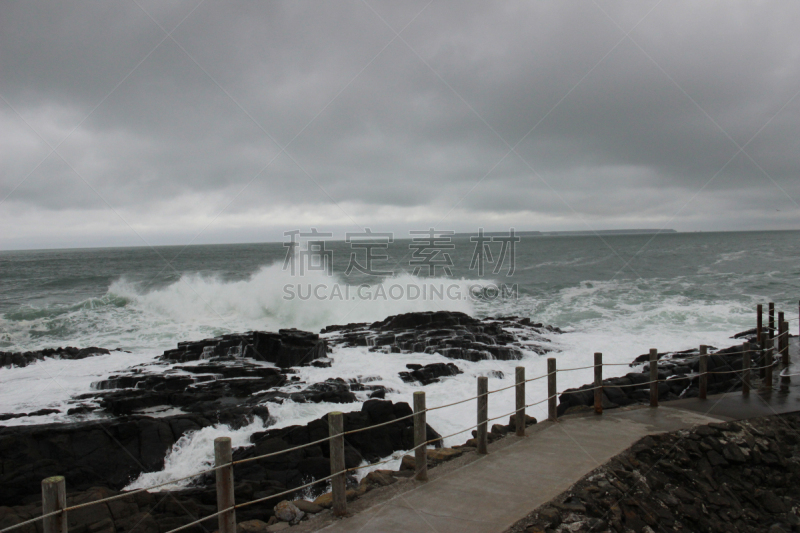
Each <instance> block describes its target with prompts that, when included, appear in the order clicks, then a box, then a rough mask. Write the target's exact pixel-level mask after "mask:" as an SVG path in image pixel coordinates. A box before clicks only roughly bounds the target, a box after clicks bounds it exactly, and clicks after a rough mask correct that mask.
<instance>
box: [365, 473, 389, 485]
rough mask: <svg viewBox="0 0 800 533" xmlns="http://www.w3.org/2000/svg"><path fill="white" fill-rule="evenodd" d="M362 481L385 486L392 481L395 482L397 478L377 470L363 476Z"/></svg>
mask: <svg viewBox="0 0 800 533" xmlns="http://www.w3.org/2000/svg"><path fill="white" fill-rule="evenodd" d="M364 481H365V482H366V484H368V485H377V486H379V487H386V486H388V485H391V484H392V483H397V479H395V478H394V477H393V476H390V475H389V474H384V473H382V472H378V471H374V472H370V473H369V474H367V475H366V477H365V478H364Z"/></svg>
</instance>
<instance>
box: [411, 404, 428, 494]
mask: <svg viewBox="0 0 800 533" xmlns="http://www.w3.org/2000/svg"><path fill="white" fill-rule="evenodd" d="M427 436H428V428H427V421H426V416H425V392H424V391H416V392H415V393H414V447H415V449H414V465H415V467H416V471H417V473H416V476H415V478H416V479H417V480H418V481H428V446H427V445H425V441H427V440H428V439H427Z"/></svg>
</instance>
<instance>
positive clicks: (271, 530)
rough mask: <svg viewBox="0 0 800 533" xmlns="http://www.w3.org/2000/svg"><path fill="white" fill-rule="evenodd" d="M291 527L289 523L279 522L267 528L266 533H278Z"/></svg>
mask: <svg viewBox="0 0 800 533" xmlns="http://www.w3.org/2000/svg"><path fill="white" fill-rule="evenodd" d="M289 527H291V526H290V525H289V522H278V523H277V524H274V525H271V526H267V529H266V532H267V533H275V532H276V531H283V530H284V529H289Z"/></svg>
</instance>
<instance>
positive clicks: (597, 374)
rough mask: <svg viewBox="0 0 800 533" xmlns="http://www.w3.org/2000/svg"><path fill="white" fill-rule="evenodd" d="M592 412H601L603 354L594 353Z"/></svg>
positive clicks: (599, 413)
mask: <svg viewBox="0 0 800 533" xmlns="http://www.w3.org/2000/svg"><path fill="white" fill-rule="evenodd" d="M594 412H595V414H598V415H602V414H603V354H601V353H600V352H596V353H595V354H594Z"/></svg>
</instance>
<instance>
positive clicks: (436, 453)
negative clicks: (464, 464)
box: [427, 448, 464, 463]
mask: <svg viewBox="0 0 800 533" xmlns="http://www.w3.org/2000/svg"><path fill="white" fill-rule="evenodd" d="M427 454H428V461H433V462H434V463H442V462H444V461H449V460H450V459H455V458H456V457H459V456H461V455H463V454H464V450H455V449H453V448H438V449H435V448H434V449H429V450H427Z"/></svg>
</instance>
